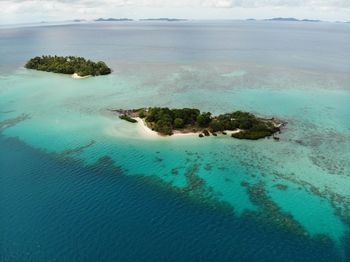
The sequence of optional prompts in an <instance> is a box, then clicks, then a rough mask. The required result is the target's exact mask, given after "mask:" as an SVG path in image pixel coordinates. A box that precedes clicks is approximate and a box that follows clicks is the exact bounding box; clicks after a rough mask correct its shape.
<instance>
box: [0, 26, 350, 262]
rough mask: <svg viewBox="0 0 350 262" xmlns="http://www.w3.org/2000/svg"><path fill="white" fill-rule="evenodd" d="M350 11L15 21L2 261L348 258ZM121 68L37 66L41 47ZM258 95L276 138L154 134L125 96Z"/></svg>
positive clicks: (180, 102)
mask: <svg viewBox="0 0 350 262" xmlns="http://www.w3.org/2000/svg"><path fill="white" fill-rule="evenodd" d="M349 33H350V25H349V24H342V23H307V22H305V23H304V22H298V23H294V22H268V21H184V22H100V23H76V24H66V25H41V26H28V27H1V28H0V57H1V59H0V177H1V180H0V182H1V183H0V207H1V209H0V210H1V216H0V229H1V238H0V261H268V262H271V261H332V262H333V261H348V260H349V258H350V160H349V159H350V74H349V73H350V60H349V59H348V58H349V57H350V39H349V37H348V36H349ZM49 54H51V55H76V56H84V57H86V58H90V59H92V60H103V61H105V62H106V63H107V64H108V65H109V66H110V67H111V68H112V69H113V72H112V74H110V75H107V76H99V77H91V78H86V79H73V78H71V77H70V76H68V75H60V74H53V73H46V72H38V71H33V70H27V69H25V68H24V67H23V65H24V64H25V62H26V61H27V60H28V59H30V58H32V57H34V56H40V55H49ZM148 106H162V107H163V106H167V107H174V108H175V107H194V108H199V109H200V110H202V111H210V112H213V113H214V114H220V113H224V112H230V111H236V110H244V111H250V112H253V113H255V114H257V115H260V116H264V117H276V118H279V119H282V120H284V121H287V122H288V124H287V126H286V128H285V129H284V130H283V131H282V133H281V134H279V135H278V136H279V137H280V140H279V141H278V142H277V141H275V140H273V139H262V140H258V141H246V140H237V139H233V138H231V137H225V136H218V137H206V138H203V139H199V138H197V137H195V136H194V137H191V136H186V137H176V138H174V137H167V138H149V137H145V136H144V135H142V134H141V133H140V130H139V129H138V128H137V126H136V125H135V124H131V123H128V122H126V121H122V120H120V119H119V118H118V116H117V115H115V114H113V113H112V112H111V111H110V109H119V108H122V109H132V108H140V107H148Z"/></svg>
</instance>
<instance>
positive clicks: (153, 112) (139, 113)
mask: <svg viewBox="0 0 350 262" xmlns="http://www.w3.org/2000/svg"><path fill="white" fill-rule="evenodd" d="M112 111H113V112H117V113H118V114H119V117H120V118H121V119H123V120H126V121H128V122H130V123H138V122H139V123H140V122H141V124H144V125H145V126H146V127H147V128H149V129H151V130H153V131H156V132H158V134H160V135H163V136H171V135H173V134H176V133H182V134H184V133H186V134H187V133H198V136H199V137H205V136H210V134H212V135H213V136H217V135H218V133H220V134H223V135H227V134H230V135H231V137H234V138H238V139H250V140H257V139H260V138H265V137H269V136H273V137H274V139H275V140H278V139H279V138H278V137H275V136H274V134H275V133H277V132H280V131H281V128H282V126H283V125H285V123H284V122H282V121H280V120H277V119H274V118H269V119H267V118H259V117H257V116H255V115H254V114H252V113H249V112H242V111H236V112H232V113H225V114H221V115H218V116H213V115H212V114H211V113H210V112H202V113H201V112H200V110H199V109H195V108H182V109H169V108H167V107H163V108H162V107H150V108H140V109H132V110H122V109H119V110H112Z"/></svg>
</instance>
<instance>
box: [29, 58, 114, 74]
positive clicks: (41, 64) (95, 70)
mask: <svg viewBox="0 0 350 262" xmlns="http://www.w3.org/2000/svg"><path fill="white" fill-rule="evenodd" d="M25 67H26V68H27V69H35V70H39V71H46V72H53V73H60V74H71V75H73V77H75V78H81V77H86V76H98V75H108V74H110V73H111V69H110V68H109V67H108V66H107V65H106V64H105V63H104V62H102V61H99V62H93V61H91V60H86V59H85V58H83V57H76V56H41V57H39V56H37V57H34V58H32V59H30V60H29V61H28V62H27V63H26V64H25Z"/></svg>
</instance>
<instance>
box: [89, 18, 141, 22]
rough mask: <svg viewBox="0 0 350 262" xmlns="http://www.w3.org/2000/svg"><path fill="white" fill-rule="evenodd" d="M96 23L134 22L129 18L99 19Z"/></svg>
mask: <svg viewBox="0 0 350 262" xmlns="http://www.w3.org/2000/svg"><path fill="white" fill-rule="evenodd" d="M94 21H95V22H124V21H134V20H133V19H129V18H98V19H95V20H94Z"/></svg>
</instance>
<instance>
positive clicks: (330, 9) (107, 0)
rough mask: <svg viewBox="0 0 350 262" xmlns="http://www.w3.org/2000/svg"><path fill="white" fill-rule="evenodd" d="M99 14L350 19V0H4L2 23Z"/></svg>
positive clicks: (0, 6) (0, 1) (0, 7)
mask: <svg viewBox="0 0 350 262" xmlns="http://www.w3.org/2000/svg"><path fill="white" fill-rule="evenodd" d="M99 17H104V18H107V17H114V18H124V17H128V18H133V19H140V18H157V17H171V18H185V19H246V18H256V19H265V18H272V17H296V18H300V19H302V18H308V19H320V20H326V21H350V0H0V24H14V23H32V22H41V21H63V20H72V19H87V20H91V19H96V18H99Z"/></svg>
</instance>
